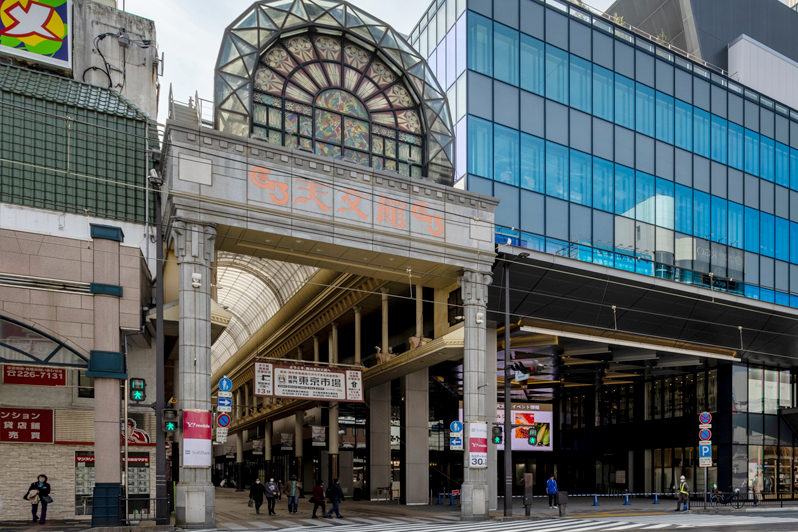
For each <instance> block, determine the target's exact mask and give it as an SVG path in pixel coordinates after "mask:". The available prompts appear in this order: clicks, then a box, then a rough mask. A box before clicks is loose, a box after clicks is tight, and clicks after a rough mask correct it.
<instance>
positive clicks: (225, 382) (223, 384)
mask: <svg viewBox="0 0 798 532" xmlns="http://www.w3.org/2000/svg"><path fill="white" fill-rule="evenodd" d="M219 389H220V390H222V391H223V392H229V391H230V390H232V389H233V381H231V380H230V379H228V378H227V375H225V376H224V377H222V378H221V379H219Z"/></svg>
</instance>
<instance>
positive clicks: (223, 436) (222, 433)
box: [216, 427, 227, 443]
mask: <svg viewBox="0 0 798 532" xmlns="http://www.w3.org/2000/svg"><path fill="white" fill-rule="evenodd" d="M216 441H218V442H219V443H224V442H226V441H227V428H222V427H216Z"/></svg>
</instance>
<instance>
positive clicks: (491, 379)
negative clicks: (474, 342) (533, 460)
mask: <svg viewBox="0 0 798 532" xmlns="http://www.w3.org/2000/svg"><path fill="white" fill-rule="evenodd" d="M496 335H497V332H496V328H495V327H489V328H488V329H487V331H486V339H485V340H486V342H485V354H486V356H485V382H487V383H488V386H487V397H486V398H485V414H486V417H487V421H488V431H490V429H491V427H492V425H491V423H495V422H496V378H497V373H496V356H497V355H496V349H497V347H496V340H497V336H496ZM496 460H497V451H496V446H495V445H488V471H498V469H496V468H497V467H498V462H497V461H496ZM498 493H499V477H498V475H495V474H488V508H489V509H490V510H496V509H498V507H499V502H498V497H497V495H498Z"/></svg>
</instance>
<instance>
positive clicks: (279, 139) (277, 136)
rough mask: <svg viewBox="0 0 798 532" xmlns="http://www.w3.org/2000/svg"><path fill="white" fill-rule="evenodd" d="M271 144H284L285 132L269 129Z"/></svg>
mask: <svg viewBox="0 0 798 532" xmlns="http://www.w3.org/2000/svg"><path fill="white" fill-rule="evenodd" d="M269 144H277V145H278V146H282V144H283V134H282V133H280V132H279V131H273V130H271V129H270V130H269Z"/></svg>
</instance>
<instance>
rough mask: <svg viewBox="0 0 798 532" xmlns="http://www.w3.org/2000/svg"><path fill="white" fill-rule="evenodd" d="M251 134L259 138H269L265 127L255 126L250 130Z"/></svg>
mask: <svg viewBox="0 0 798 532" xmlns="http://www.w3.org/2000/svg"><path fill="white" fill-rule="evenodd" d="M252 132H253V133H254V134H255V135H257V136H259V137H263V138H269V132H268V131H266V128H265V127H260V126H255V127H253V128H252Z"/></svg>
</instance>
